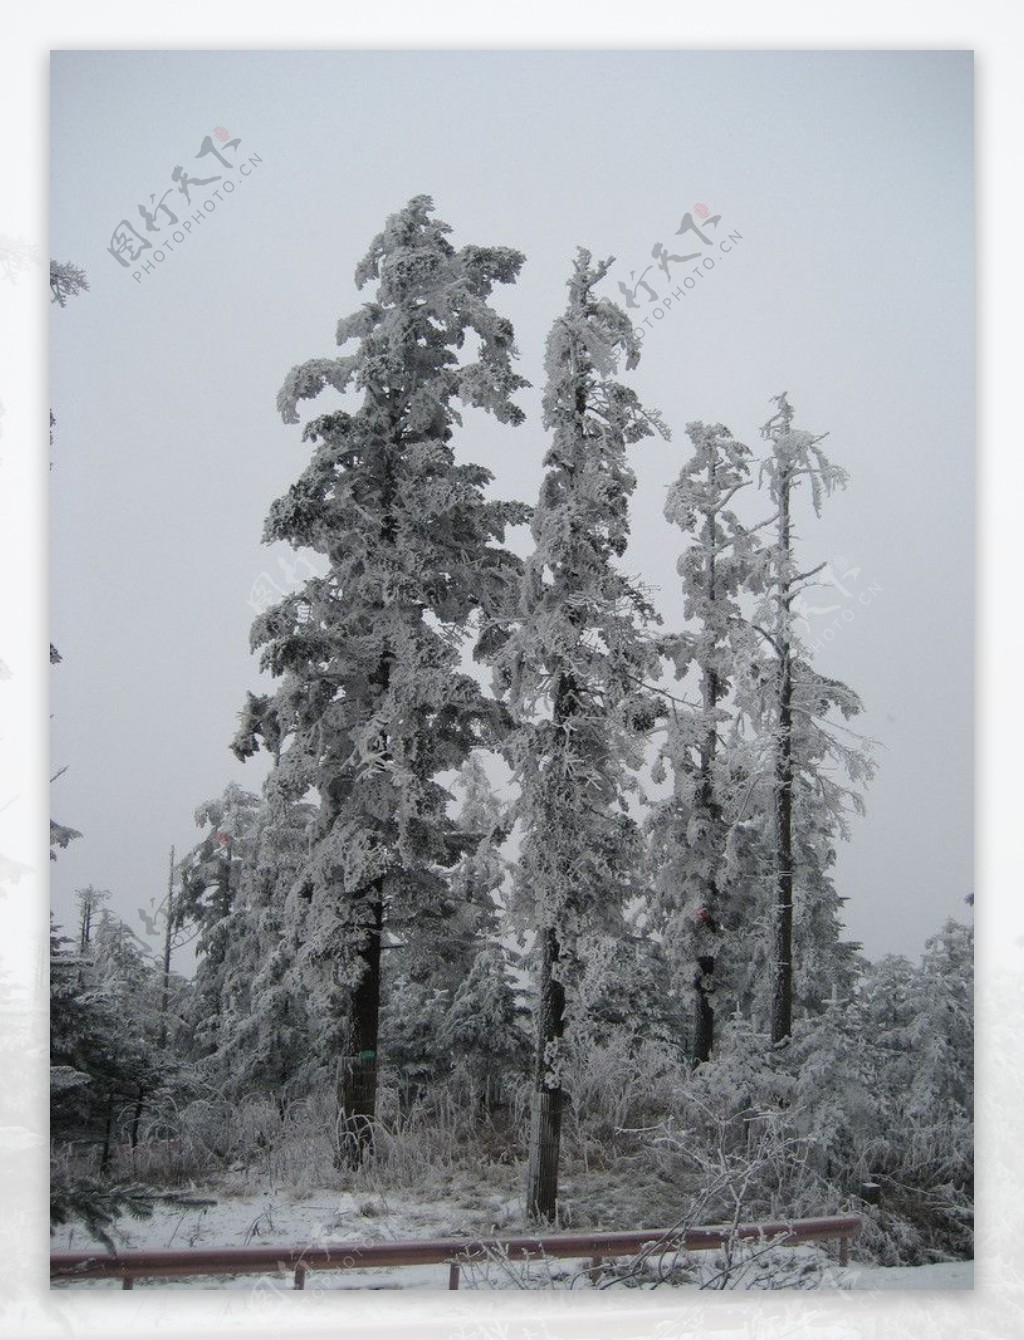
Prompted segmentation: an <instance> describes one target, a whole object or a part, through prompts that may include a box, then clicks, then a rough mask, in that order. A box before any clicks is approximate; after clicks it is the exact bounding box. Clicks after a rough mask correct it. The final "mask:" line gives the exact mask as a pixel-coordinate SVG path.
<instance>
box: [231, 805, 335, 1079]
mask: <svg viewBox="0 0 1024 1340" xmlns="http://www.w3.org/2000/svg"><path fill="white" fill-rule="evenodd" d="M315 820H316V807H315V806H314V805H311V804H309V803H308V802H305V801H292V800H288V799H286V798H285V797H283V796H281V795H279V794H274V793H271V795H270V796H268V797H267V798H266V799H265V800H264V801H263V802H262V803H261V804H260V806H259V808H258V809H257V810H256V811H255V813H254V816H253V823H252V828H251V834H250V841H249V843H248V846H249V850H248V853H247V855H246V858H245V860H244V861H243V862H242V863H241V865H240V868H239V871H238V875H237V879H236V891H235V895H234V897H233V900H232V906H231V912H230V916H229V919H228V921H227V922H226V923H225V925H224V938H225V947H224V958H223V968H222V972H221V973H220V1028H219V1035H218V1039H217V1050H216V1053H215V1054H214V1055H213V1056H212V1057H211V1058H210V1063H209V1066H208V1070H209V1072H210V1073H211V1076H215V1077H216V1081H217V1083H218V1087H220V1088H221V1089H222V1091H224V1092H225V1093H227V1094H228V1095H229V1096H237V1095H240V1094H244V1093H262V1094H266V1095H268V1096H270V1097H273V1098H274V1099H275V1100H276V1101H277V1102H278V1103H279V1104H282V1105H283V1104H284V1103H285V1101H286V1100H287V1098H288V1097H289V1095H290V1093H294V1092H295V1090H296V1088H297V1087H298V1088H300V1089H305V1088H307V1087H308V1086H309V1084H310V1083H311V1081H312V1077H313V1075H314V1073H315V1071H316V1067H317V1063H318V1061H319V1060H320V1059H321V1058H320V1057H319V1056H318V1049H317V1046H316V1039H315V1036H314V1034H313V1029H312V1025H311V1021H310V1018H309V1010H308V1007H307V1001H306V995H307V992H306V989H305V986H304V984H303V982H302V981H301V980H300V977H299V974H298V973H297V971H296V966H295V964H296V958H297V955H298V951H299V945H300V944H301V941H302V935H303V929H304V928H303V917H302V914H303V911H304V909H305V903H304V900H303V899H302V898H301V895H300V893H299V891H298V888H297V884H298V882H299V881H300V880H301V876H302V872H303V869H304V867H305V863H306V860H307V857H308V854H309V846H310V835H311V832H312V828H313V824H314V822H315Z"/></svg>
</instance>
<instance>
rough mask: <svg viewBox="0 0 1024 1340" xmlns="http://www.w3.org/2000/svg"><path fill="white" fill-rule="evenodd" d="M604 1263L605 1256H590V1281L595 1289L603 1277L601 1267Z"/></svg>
mask: <svg viewBox="0 0 1024 1340" xmlns="http://www.w3.org/2000/svg"><path fill="white" fill-rule="evenodd" d="M603 1265H604V1257H603V1256H592V1257H591V1258H590V1269H589V1270H588V1271H587V1274H588V1275H589V1276H590V1282H591V1284H592V1285H593V1286H594V1288H595V1289H596V1288H597V1282H598V1280H599V1279H600V1278H601V1267H602V1266H603Z"/></svg>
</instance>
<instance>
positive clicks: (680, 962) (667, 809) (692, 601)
mask: <svg viewBox="0 0 1024 1340" xmlns="http://www.w3.org/2000/svg"><path fill="white" fill-rule="evenodd" d="M687 434H688V436H689V438H690V442H691V444H692V446H693V449H694V450H693V454H692V455H691V456H690V457H689V458H688V459H687V461H686V462H685V463H684V465H683V468H682V470H681V472H680V475H679V478H678V479H677V480H676V482H675V483H674V484H673V485H672V487H671V488H670V490H669V493H668V498H667V500H666V504H665V516H666V519H667V520H668V521H670V522H671V523H672V524H673V525H676V526H678V527H679V528H680V529H681V530H682V532H683V534H684V535H685V536H686V537H687V538H688V539H689V544H688V546H687V548H686V549H685V550H684V551H683V554H682V556H681V557H680V559H679V561H678V564H677V567H678V571H679V574H680V576H681V577H682V579H683V609H682V613H683V617H684V619H686V621H687V624H688V626H687V628H686V629H685V631H683V632H681V633H676V634H672V635H670V636H667V637H665V638H663V639H662V640H661V646H662V649H663V651H664V652H665V654H666V655H668V656H669V657H670V659H671V661H672V663H673V668H674V671H675V675H676V678H677V680H679V681H680V682H681V683H684V684H686V685H687V686H688V685H689V683H690V682H692V681H693V680H695V681H696V692H697V693H698V694H699V705H698V706H696V707H694V706H692V705H691V704H690V703H687V702H682V701H679V700H677V699H675V695H673V701H672V703H671V711H670V713H669V716H668V723H667V735H666V740H665V743H664V745H663V746H662V749H661V751H660V756H659V759H658V762H657V764H656V768H655V779H656V780H659V781H660V780H661V779H662V778H663V777H664V775H665V771H666V768H667V769H668V770H669V771H670V774H671V784H672V791H671V794H670V795H669V796H668V797H667V798H666V799H665V800H663V801H660V802H659V803H658V804H656V805H655V806H654V807H653V809H652V811H651V815H650V817H649V819H648V831H649V835H650V851H649V856H650V860H651V869H652V883H653V887H654V892H655V901H656V906H657V911H658V914H659V915H658V921H659V926H660V929H661V931H662V934H663V936H664V939H665V949H666V954H667V956H668V959H669V961H670V962H671V964H672V966H673V969H674V976H675V978H676V980H677V982H679V983H680V986H681V987H682V985H683V983H687V984H689V983H691V982H692V989H693V1025H692V1035H691V1039H690V1044H689V1055H690V1057H691V1061H692V1063H693V1064H698V1063H700V1062H702V1061H707V1060H708V1059H709V1058H710V1056H711V1052H712V1046H713V1043H714V1021H715V1004H714V1001H715V1000H716V999H717V1000H719V1001H721V1002H724V1005H725V1008H726V1010H728V1009H730V1008H732V1007H733V1006H735V1005H736V1004H737V1003H738V1001H739V999H740V996H741V994H742V979H743V978H744V977H745V976H746V972H745V970H744V964H745V963H746V961H747V959H748V955H749V933H750V921H751V917H752V914H753V909H752V902H753V899H752V896H751V879H750V871H749V869H748V870H746V871H744V870H743V869H742V867H741V868H740V869H737V862H736V856H737V853H738V852H739V851H741V850H742V849H743V846H742V844H737V843H736V842H735V841H734V842H733V843H730V841H729V838H730V834H731V833H732V830H733V827H734V826H735V825H736V824H737V823H741V822H743V821H744V819H745V818H746V817H747V813H746V811H747V805H746V803H745V802H746V790H747V789H746V788H745V787H744V784H743V783H744V775H745V772H746V769H747V764H746V762H745V758H744V750H743V749H742V747H741V745H740V743H739V742H738V741H737V739H736V731H735V721H734V717H733V713H732V710H731V706H730V704H729V701H728V700H729V696H730V694H731V692H732V687H733V683H734V681H735V679H736V675H737V673H738V672H739V671H741V670H742V668H743V667H744V666H746V665H747V664H749V663H750V661H751V660H752V659H755V658H756V657H757V656H758V654H759V649H758V646H757V641H756V639H757V634H756V633H755V632H754V630H753V629H752V628H751V626H750V623H749V621H748V619H749V613H750V608H749V606H750V596H751V593H752V592H753V591H754V590H755V589H756V588H757V584H758V582H759V581H760V580H761V575H760V567H759V557H760V545H759V541H758V539H757V536H756V533H755V532H753V531H751V530H750V529H749V528H748V527H746V526H745V525H744V524H743V523H742V522H741V521H740V519H739V517H738V516H737V513H736V512H735V510H734V508H733V506H732V503H733V499H734V498H735V496H736V495H737V494H738V493H739V492H740V491H741V490H742V489H744V488H746V487H747V486H748V485H749V484H750V483H751V478H750V464H751V460H752V455H751V451H750V449H749V447H746V446H745V445H744V444H743V443H742V442H739V441H737V440H736V439H735V438H734V437H733V436H732V434H731V433H730V432H729V430H728V429H727V428H725V427H724V426H723V425H722V424H714V425H711V426H708V425H705V424H703V423H691V424H688V425H687ZM745 597H746V599H744V598H745Z"/></svg>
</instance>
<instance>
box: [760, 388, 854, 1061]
mask: <svg viewBox="0 0 1024 1340" xmlns="http://www.w3.org/2000/svg"><path fill="white" fill-rule="evenodd" d="M775 403H776V405H777V411H776V413H775V414H774V415H773V416H772V418H771V419H769V421H768V422H767V423H766V424H765V426H764V427H763V429H762V436H763V437H764V438H765V439H766V441H767V442H768V443H769V448H770V449H769V455H768V457H767V459H766V460H765V462H764V463H763V464H762V476H763V477H764V478H765V479H766V480H767V481H768V493H769V496H770V498H771V501H772V503H773V505H774V506H775V508H776V515H775V517H774V518H773V522H774V536H773V543H772V544H771V545H770V546H766V547H765V548H764V549H763V550H762V554H761V563H760V568H761V578H760V580H761V584H762V588H763V594H762V596H761V597H760V600H759V601H758V603H757V605H756V607H755V609H754V612H753V616H752V619H751V623H752V626H753V627H754V628H755V629H756V631H757V633H758V634H759V636H760V638H761V639H762V646H763V651H764V653H765V657H766V659H765V660H761V659H752V660H751V661H750V662H749V663H748V665H747V666H746V668H745V673H744V674H742V675H741V676H739V677H738V679H737V703H738V706H739V709H740V712H741V714H742V715H743V717H744V718H745V722H746V725H747V728H748V729H749V731H750V732H751V734H752V737H753V739H754V741H756V742H757V745H758V746H759V748H758V750H757V751H756V755H757V757H756V763H755V767H754V769H753V772H752V783H753V786H754V793H757V792H759V793H760V800H759V805H758V809H759V813H760V816H761V818H760V821H759V822H758V821H757V820H755V822H754V825H753V827H754V828H758V827H759V828H760V829H761V844H760V845H761V848H762V869H763V871H764V872H765V874H767V875H768V876H769V878H770V880H771V882H772V884H773V886H774V892H773V905H772V907H771V909H770V910H769V909H767V908H766V909H765V913H764V919H763V923H762V924H768V925H770V934H769V935H768V936H767V937H766V938H765V939H764V940H762V941H761V944H760V946H758V948H757V949H756V951H755V953H754V954H753V955H752V957H751V962H752V963H754V964H755V965H756V968H757V980H758V984H759V987H758V995H759V1001H758V1003H757V1004H756V1005H755V1010H756V1012H757V1013H758V1015H759V1016H760V1017H764V1014H765V1013H766V1012H767V1013H770V1016H771V1031H772V1036H773V1039H774V1040H775V1041H776V1042H778V1041H781V1040H782V1039H783V1038H785V1037H786V1036H787V1035H788V1034H789V1031H790V1028H791V1025H792V1018H793V1009H794V1004H796V1005H799V1006H802V1007H805V1008H812V1009H813V1008H816V1007H817V1006H819V1005H820V1003H821V1001H822V1000H823V999H824V998H825V997H826V996H827V995H828V994H830V992H831V989H832V987H833V986H836V985H838V987H839V988H840V989H841V990H844V991H845V990H847V989H848V988H849V986H850V983H851V971H852V966H853V954H854V952H855V950H856V946H855V945H853V944H850V943H844V942H843V940H842V925H841V915H840V913H841V907H842V899H841V898H840V897H839V895H838V894H837V892H836V889H835V886H834V884H833V882H832V878H831V874H830V869H831V866H832V865H833V864H834V861H835V844H836V842H837V841H838V840H839V839H840V838H841V837H845V836H846V834H847V831H848V829H847V822H848V816H849V814H850V813H851V811H853V812H857V811H859V810H861V808H862V804H863V802H862V798H861V789H862V787H863V785H864V784H865V783H866V782H867V781H868V780H869V779H870V777H871V775H872V772H873V768H874V765H873V760H872V757H871V753H870V749H869V747H868V746H867V744H866V743H865V742H864V741H862V739H861V738H860V737H859V736H858V735H856V734H855V733H854V732H853V731H852V730H851V729H850V728H849V727H847V726H845V725H844V722H845V721H848V720H850V719H851V718H852V717H854V716H856V715H857V714H858V713H859V712H860V711H861V702H860V699H859V698H858V696H857V695H856V693H854V692H853V690H852V689H850V688H848V687H847V686H846V685H845V684H843V683H841V682H840V681H839V680H836V679H831V678H828V677H826V676H824V675H821V674H819V673H818V672H817V671H815V670H814V668H813V667H812V665H811V663H810V656H809V653H808V652H807V650H806V648H805V647H804V646H803V644H802V642H801V640H800V637H799V635H798V634H797V632H796V627H795V624H796V622H797V615H796V611H795V609H794V602H795V601H796V600H797V598H798V596H799V595H800V594H801V593H802V592H803V591H805V590H806V589H807V588H808V586H809V585H812V584H813V581H814V577H815V576H816V574H817V573H818V572H819V571H820V570H821V568H822V567H824V566H825V565H824V564H819V565H818V566H817V567H814V568H811V569H808V570H804V571H801V570H800V567H799V564H798V562H797V558H796V554H795V543H794V527H793V507H794V503H795V499H796V495H797V494H798V492H799V490H800V488H801V487H802V486H804V485H806V486H807V487H809V489H810V493H811V501H812V504H813V508H814V510H815V512H818V511H819V510H820V507H821V502H822V498H823V496H824V495H825V494H828V493H830V492H831V491H832V490H833V489H834V488H835V487H837V486H839V485H842V484H843V483H845V479H846V476H845V474H844V472H843V471H841V470H840V469H838V467H836V466H834V465H832V463H831V462H830V461H829V460H828V458H827V457H826V456H825V455H824V453H823V451H822V450H821V447H820V446H819V443H820V442H821V441H822V438H821V437H815V436H813V435H812V434H810V433H807V432H804V431H803V430H797V429H794V428H793V408H792V406H791V405H790V404H789V401H788V399H787V398H786V396H785V395H781V396H778V397H776V400H775ZM766 969H767V970H766ZM769 982H770V990H766V989H765V988H766V984H767V983H769Z"/></svg>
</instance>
